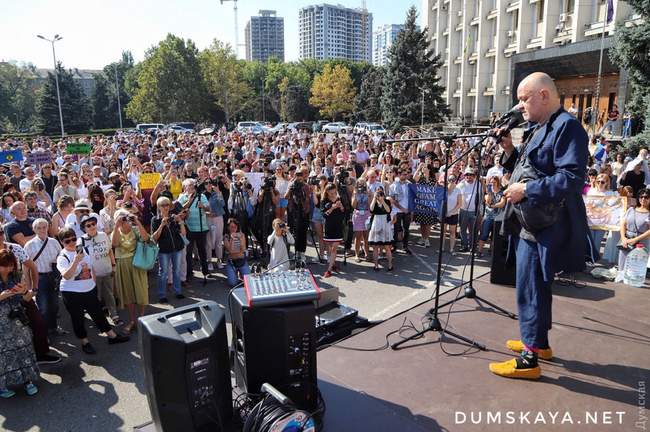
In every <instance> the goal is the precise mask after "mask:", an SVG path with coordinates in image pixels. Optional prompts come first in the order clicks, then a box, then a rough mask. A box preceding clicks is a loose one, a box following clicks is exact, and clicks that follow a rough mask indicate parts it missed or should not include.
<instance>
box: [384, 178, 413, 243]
mask: <svg viewBox="0 0 650 432" xmlns="http://www.w3.org/2000/svg"><path fill="white" fill-rule="evenodd" d="M408 176H409V172H408V170H407V169H405V168H400V170H399V178H397V179H395V181H394V182H393V184H391V185H390V189H389V192H390V203H391V206H392V207H393V210H394V211H395V209H397V214H396V215H395V216H396V221H395V231H394V239H393V246H394V247H395V248H396V249H397V242H398V241H399V239H400V237H401V241H402V247H403V248H404V252H405V253H406V254H408V255H411V254H412V252H411V250H410V249H409V237H410V234H409V229H410V226H411V213H410V212H409V183H410V182H409V180H408ZM400 234H401V236H400Z"/></svg>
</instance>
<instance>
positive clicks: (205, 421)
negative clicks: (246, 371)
mask: <svg viewBox="0 0 650 432" xmlns="http://www.w3.org/2000/svg"><path fill="white" fill-rule="evenodd" d="M138 332H139V335H140V336H139V342H140V351H141V353H142V360H143V363H144V371H145V384H146V389H147V399H148V401H149V408H150V409H151V416H152V418H153V423H154V425H155V428H156V430H157V431H158V432H163V431H180V430H187V431H223V430H224V429H225V428H226V426H227V425H228V424H229V423H230V421H231V419H232V414H233V409H232V386H231V384H230V365H229V362H228V337H227V336H226V318H225V313H224V311H223V310H222V309H221V308H220V307H219V306H218V305H217V304H216V303H214V302H211V301H208V302H201V303H196V304H193V305H189V306H185V307H181V308H177V309H174V310H171V311H166V312H162V313H159V314H155V315H149V316H145V317H141V318H140V319H139V320H138Z"/></svg>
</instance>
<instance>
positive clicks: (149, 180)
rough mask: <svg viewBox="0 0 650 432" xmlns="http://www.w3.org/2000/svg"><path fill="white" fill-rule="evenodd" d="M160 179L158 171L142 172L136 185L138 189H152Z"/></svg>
mask: <svg viewBox="0 0 650 432" xmlns="http://www.w3.org/2000/svg"><path fill="white" fill-rule="evenodd" d="M159 181H160V173H143V174H140V177H139V179H138V185H139V186H140V189H141V190H142V189H153V188H155V187H156V185H157V184H158V182H159Z"/></svg>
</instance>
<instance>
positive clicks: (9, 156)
mask: <svg viewBox="0 0 650 432" xmlns="http://www.w3.org/2000/svg"><path fill="white" fill-rule="evenodd" d="M21 160H23V152H22V150H7V151H2V152H0V164H4V163H11V162H17V161H21Z"/></svg>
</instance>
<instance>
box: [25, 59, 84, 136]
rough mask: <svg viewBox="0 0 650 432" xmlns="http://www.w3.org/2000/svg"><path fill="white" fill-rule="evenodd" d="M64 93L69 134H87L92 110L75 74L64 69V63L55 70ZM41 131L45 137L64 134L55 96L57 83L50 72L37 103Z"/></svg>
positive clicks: (64, 108) (63, 110) (64, 115)
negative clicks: (74, 76)
mask: <svg viewBox="0 0 650 432" xmlns="http://www.w3.org/2000/svg"><path fill="white" fill-rule="evenodd" d="M56 73H57V74H58V78H59V90H60V93H61V111H62V114H63V125H64V128H65V132H66V133H78V132H86V131H88V130H89V129H90V127H91V125H92V107H91V105H90V101H89V100H88V98H87V97H86V94H85V93H84V91H83V88H82V87H81V84H79V83H78V82H76V81H75V80H74V78H73V75H72V71H70V70H65V69H63V66H62V65H61V63H59V64H58V65H57V67H56ZM36 111H37V113H38V129H39V130H40V131H43V132H45V133H49V134H56V133H59V132H60V131H61V123H60V120H59V105H58V101H57V95H56V81H55V76H54V74H53V73H52V72H48V74H47V79H46V80H45V84H43V87H42V88H41V89H40V92H39V96H38V99H37V101H36Z"/></svg>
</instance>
